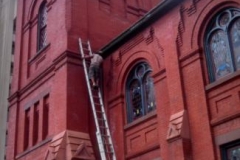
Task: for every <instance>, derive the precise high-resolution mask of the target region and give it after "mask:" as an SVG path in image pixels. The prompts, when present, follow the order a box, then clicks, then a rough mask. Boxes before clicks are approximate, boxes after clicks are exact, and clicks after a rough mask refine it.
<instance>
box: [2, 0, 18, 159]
mask: <svg viewBox="0 0 240 160" xmlns="http://www.w3.org/2000/svg"><path fill="white" fill-rule="evenodd" d="M15 17H16V0H1V1H0V34H1V36H0V126H1V127H0V159H1V160H3V159H4V156H5V144H6V142H5V140H6V134H7V130H6V121H7V110H8V109H7V108H8V100H7V99H8V96H9V88H10V81H11V70H12V67H13V65H12V64H13V63H12V53H13V50H14V33H13V32H14V19H15Z"/></svg>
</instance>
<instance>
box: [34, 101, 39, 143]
mask: <svg viewBox="0 0 240 160" xmlns="http://www.w3.org/2000/svg"><path fill="white" fill-rule="evenodd" d="M38 132H39V102H37V103H35V104H34V115H33V145H35V144H37V142H38Z"/></svg>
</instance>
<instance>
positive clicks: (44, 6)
mask: <svg viewBox="0 0 240 160" xmlns="http://www.w3.org/2000/svg"><path fill="white" fill-rule="evenodd" d="M45 12H46V13H45ZM44 14H46V18H45V19H43V18H42V17H43V16H44ZM42 20H45V22H43V21H42ZM42 23H44V25H41V24H42ZM43 32H44V34H45V35H46V39H47V2H46V1H43V2H42V4H41V5H40V7H39V11H38V27H37V52H39V51H41V50H42V49H44V48H45V47H46V46H47V42H46V41H47V40H46V39H45V44H44V42H41V35H42V33H43Z"/></svg>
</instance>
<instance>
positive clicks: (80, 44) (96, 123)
mask: <svg viewBox="0 0 240 160" xmlns="http://www.w3.org/2000/svg"><path fill="white" fill-rule="evenodd" d="M79 47H80V51H81V56H82V57H84V56H85V55H84V51H83V46H82V40H81V39H80V38H79ZM89 52H90V51H89ZM90 54H91V53H90ZM83 68H84V74H85V79H86V82H87V88H88V93H89V96H90V102H91V107H92V110H93V116H94V121H95V125H96V129H97V132H96V136H97V140H98V145H99V150H100V154H101V157H102V159H103V160H106V155H105V153H104V145H103V141H102V138H99V134H100V130H99V123H98V120H97V114H96V111H95V105H94V100H93V98H92V97H93V95H92V92H91V86H90V82H89V76H88V71H87V64H86V59H85V58H83Z"/></svg>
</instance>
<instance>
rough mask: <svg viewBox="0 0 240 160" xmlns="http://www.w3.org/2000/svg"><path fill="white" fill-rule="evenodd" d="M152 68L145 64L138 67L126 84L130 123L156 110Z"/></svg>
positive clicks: (131, 73)
mask: <svg viewBox="0 0 240 160" xmlns="http://www.w3.org/2000/svg"><path fill="white" fill-rule="evenodd" d="M151 72H152V70H151V68H150V67H149V65H148V64H147V63H145V62H142V63H139V64H138V65H136V66H135V67H134V68H133V69H132V71H131V72H130V74H129V76H128V78H127V84H126V98H127V118H128V123H130V122H132V121H134V120H135V119H138V118H140V117H142V116H144V115H146V114H148V113H149V112H151V111H152V110H154V109H155V108H156V104H155V94H154V84H153V79H152V77H151Z"/></svg>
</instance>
